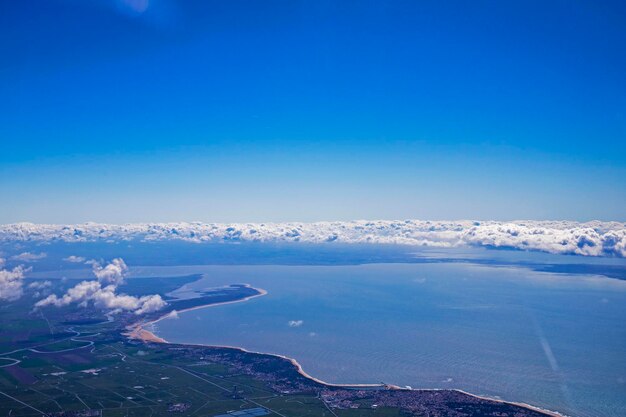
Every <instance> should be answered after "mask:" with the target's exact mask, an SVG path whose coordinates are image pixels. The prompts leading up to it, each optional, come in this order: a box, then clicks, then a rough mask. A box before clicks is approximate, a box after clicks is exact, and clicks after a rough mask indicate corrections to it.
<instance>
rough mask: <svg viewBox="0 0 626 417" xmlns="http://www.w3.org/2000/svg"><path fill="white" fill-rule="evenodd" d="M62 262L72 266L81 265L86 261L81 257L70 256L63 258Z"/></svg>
mask: <svg viewBox="0 0 626 417" xmlns="http://www.w3.org/2000/svg"><path fill="white" fill-rule="evenodd" d="M63 260H64V261H65V262H71V263H74V264H79V263H83V262H85V261H86V259H85V258H83V257H82V256H75V255H70V256H68V257H67V258H63Z"/></svg>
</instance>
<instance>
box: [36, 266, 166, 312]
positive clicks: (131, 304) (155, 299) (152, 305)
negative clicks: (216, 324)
mask: <svg viewBox="0 0 626 417" xmlns="http://www.w3.org/2000/svg"><path fill="white" fill-rule="evenodd" d="M127 270H128V267H127V266H126V264H125V263H124V261H123V260H122V259H121V258H116V259H114V260H113V261H111V263H109V264H107V265H106V266H105V267H102V266H101V265H100V264H98V263H96V264H94V265H93V273H94V275H95V276H96V278H97V279H98V280H97V281H82V282H79V283H78V284H76V285H75V286H74V287H72V288H70V289H68V290H67V292H66V293H65V294H63V295H62V296H60V297H59V296H57V295H56V294H51V295H49V296H48V297H46V298H44V299H42V300H39V301H38V302H37V303H35V308H39V307H45V306H56V307H63V306H67V305H70V304H78V305H79V306H82V307H87V306H88V305H89V304H93V305H94V306H95V307H97V308H101V309H105V310H109V311H110V312H111V313H117V312H121V311H131V312H133V313H135V314H145V313H152V312H154V311H157V310H160V309H161V308H163V307H164V306H165V305H166V304H167V303H166V302H165V301H164V300H163V299H162V298H161V296H160V295H145V296H142V297H135V296H131V295H126V294H117V292H116V291H117V286H118V285H120V284H121V283H123V282H124V274H125V273H126V272H127Z"/></svg>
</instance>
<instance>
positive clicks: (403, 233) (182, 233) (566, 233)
mask: <svg viewBox="0 0 626 417" xmlns="http://www.w3.org/2000/svg"><path fill="white" fill-rule="evenodd" d="M130 240H139V241H164V240H183V241H188V242H196V243H203V242H232V241H235V242H246V241H249V242H253V241H254V242H309V243H320V244H322V243H325V244H329V243H332V242H340V243H376V244H406V245H419V246H433V247H457V246H463V245H474V246H493V247H507V248H514V249H520V250H537V251H544V252H550V253H566V254H577V255H584V256H620V257H626V223H621V222H599V221H592V222H587V223H579V222H571V221H513V222H497V221H481V222H476V221H470V220H462V221H420V220H403V221H391V220H376V221H365V220H358V221H349V222H317V223H231V224H220V223H140V224H125V225H109V224H96V223H85V224H78V225H66V226H61V225H37V224H32V223H17V224H8V225H2V226H0V241H4V242H15V241H18V242H49V241H63V242H93V241H130ZM121 268H122V267H121V266H120V265H117V266H113V267H110V270H107V271H101V273H102V274H103V275H107V276H110V277H111V279H113V280H115V279H116V278H115V277H116V276H119V273H118V272H114V271H115V270H119V269H121ZM103 269H106V268H103ZM108 274H109V275H108ZM109 282H114V281H109Z"/></svg>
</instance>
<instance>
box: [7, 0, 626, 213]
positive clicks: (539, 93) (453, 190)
mask: <svg viewBox="0 0 626 417" xmlns="http://www.w3.org/2000/svg"><path fill="white" fill-rule="evenodd" d="M598 3H599V2H591V1H589V2H583V1H551V2H539V1H538V2H532V1H531V2H528V1H524V2H521V1H520V2H495V1H494V2H481V1H476V2H415V1H390V2H385V1H371V2H370V1H358V2H356V1H355V2H351V1H344V2H335V1H319V0H318V1H306V2H298V1H271V0H270V1H263V2H252V1H248V2H244V1H238V0H229V1H209V0H207V1H166V0H152V1H146V0H133V1H130V0H129V1H126V2H123V1H121V0H120V1H117V2H116V1H104V0H94V1H90V2H84V1H79V0H74V1H69V0H67V1H55V0H49V1H45V2H42V1H31V0H20V1H13V2H8V1H7V2H2V3H1V4H0V39H2V40H1V41H0V56H2V59H1V60H0V97H2V100H0V193H1V194H2V196H3V202H2V204H0V223H8V222H16V221H33V222H52V223H72V222H82V221H89V220H91V221H102V222H137V221H181V220H188V221H194V220H199V221H216V222H230V221H241V222H244V221H294V220H297V221H313V220H342V219H362V218H369V219H374V218H376V219H378V218H386V219H404V218H422V219H461V218H472V219H499V220H505V219H520V218H524V219H572V220H590V219H602V220H621V221H626V185H625V184H626V180H625V178H626V76H625V74H626V54H625V53H624V50H625V49H626V23H625V22H626V6H624V3H623V2H614V3H612V2H601V4H598Z"/></svg>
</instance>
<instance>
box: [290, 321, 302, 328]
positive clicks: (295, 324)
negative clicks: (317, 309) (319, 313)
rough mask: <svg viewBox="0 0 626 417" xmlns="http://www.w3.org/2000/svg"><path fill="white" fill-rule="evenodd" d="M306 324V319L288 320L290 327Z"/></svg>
mask: <svg viewBox="0 0 626 417" xmlns="http://www.w3.org/2000/svg"><path fill="white" fill-rule="evenodd" d="M303 324H304V320H289V321H288V322H287V326H289V327H300V326H302V325H303Z"/></svg>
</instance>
